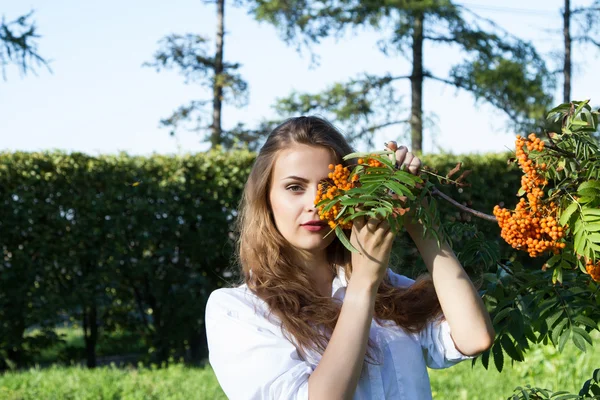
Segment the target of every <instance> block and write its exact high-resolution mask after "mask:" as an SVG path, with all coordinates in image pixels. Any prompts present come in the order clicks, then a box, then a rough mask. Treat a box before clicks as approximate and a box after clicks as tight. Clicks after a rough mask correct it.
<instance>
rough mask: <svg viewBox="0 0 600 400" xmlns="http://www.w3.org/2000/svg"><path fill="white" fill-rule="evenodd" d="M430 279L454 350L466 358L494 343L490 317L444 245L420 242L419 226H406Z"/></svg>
mask: <svg viewBox="0 0 600 400" xmlns="http://www.w3.org/2000/svg"><path fill="white" fill-rule="evenodd" d="M406 230H407V231H408V233H409V234H410V236H411V237H412V239H413V241H414V242H415V244H416V246H417V248H418V250H419V252H420V253H421V256H422V257H423V261H424V262H425V265H426V266H427V269H428V270H429V272H430V274H431V276H432V278H433V284H434V286H435V290H436V293H437V296H438V299H439V301H440V305H441V307H442V311H443V313H444V316H445V318H446V320H447V321H448V324H449V325H450V330H451V332H452V339H453V340H454V343H455V345H456V347H457V349H458V350H459V351H460V352H461V353H463V354H465V355H476V354H479V353H481V352H483V351H485V350H487V349H488V348H489V347H490V346H491V345H492V343H493V341H494V336H495V333H494V328H493V327H492V322H491V320H490V316H489V313H488V312H487V310H486V308H485V305H484V304H483V301H482V299H481V297H480V296H479V294H478V293H477V290H476V289H475V287H474V286H473V283H472V282H471V279H470V278H469V276H468V275H467V273H466V272H465V270H464V269H463V267H462V265H461V264H460V262H459V261H458V259H457V258H456V255H455V254H454V252H453V251H452V249H451V248H450V246H448V244H447V243H446V242H445V241H444V242H443V244H442V246H441V248H440V247H438V244H437V241H436V240H435V239H433V238H430V237H426V238H423V227H422V225H421V224H420V223H407V224H406Z"/></svg>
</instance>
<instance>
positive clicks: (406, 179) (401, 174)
mask: <svg viewBox="0 0 600 400" xmlns="http://www.w3.org/2000/svg"><path fill="white" fill-rule="evenodd" d="M393 177H394V179H396V180H398V181H400V182H401V183H404V184H405V185H409V186H411V187H413V186H415V183H417V182H418V183H421V182H423V180H422V179H421V177H419V176H416V175H413V174H411V173H409V172H406V171H396V172H394V175H393Z"/></svg>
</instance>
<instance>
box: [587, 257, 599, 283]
mask: <svg viewBox="0 0 600 400" xmlns="http://www.w3.org/2000/svg"><path fill="white" fill-rule="evenodd" d="M585 270H586V271H587V273H588V274H589V275H590V276H591V277H592V279H593V280H594V281H596V282H600V261H598V262H597V263H596V264H594V262H593V261H592V260H591V259H588V260H587V261H586V263H585Z"/></svg>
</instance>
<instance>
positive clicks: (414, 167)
mask: <svg viewBox="0 0 600 400" xmlns="http://www.w3.org/2000/svg"><path fill="white" fill-rule="evenodd" d="M420 169H421V160H420V159H419V157H413V159H412V160H411V162H410V163H409V164H408V170H409V171H410V173H411V174H413V175H418V174H419V170H420Z"/></svg>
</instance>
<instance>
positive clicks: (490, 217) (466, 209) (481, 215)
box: [431, 187, 498, 222]
mask: <svg viewBox="0 0 600 400" xmlns="http://www.w3.org/2000/svg"><path fill="white" fill-rule="evenodd" d="M431 193H432V194H433V195H436V196H439V197H441V198H442V199H444V200H446V201H447V202H449V203H450V204H452V205H453V206H455V207H456V208H458V209H460V210H462V211H464V212H467V213H470V214H473V215H474V216H476V217H479V218H481V219H485V220H486V221H491V222H498V220H497V219H496V217H494V216H493V215H489V214H486V213H483V212H481V211H477V210H473V209H472V208H469V207H467V206H464V205H462V204H460V203H459V202H458V201H456V200H454V199H453V198H452V197H450V196H448V195H447V194H445V193H442V192H440V190H439V189H438V188H436V187H434V188H433V190H432V191H431Z"/></svg>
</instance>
